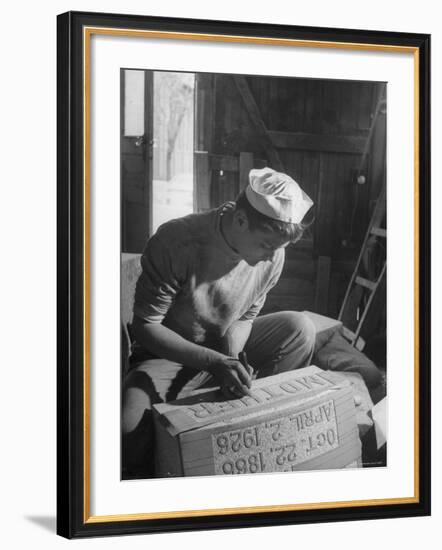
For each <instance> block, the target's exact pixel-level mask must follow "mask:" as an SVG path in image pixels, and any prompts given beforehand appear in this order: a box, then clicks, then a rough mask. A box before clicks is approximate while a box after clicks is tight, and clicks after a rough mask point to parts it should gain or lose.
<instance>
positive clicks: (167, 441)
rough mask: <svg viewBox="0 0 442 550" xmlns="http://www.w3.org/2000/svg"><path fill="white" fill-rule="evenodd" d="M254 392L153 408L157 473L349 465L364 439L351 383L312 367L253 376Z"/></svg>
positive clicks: (227, 472) (204, 395) (202, 396)
mask: <svg viewBox="0 0 442 550" xmlns="http://www.w3.org/2000/svg"><path fill="white" fill-rule="evenodd" d="M251 394H252V395H251V396H250V397H249V396H247V397H244V398H242V399H235V400H231V401H225V400H224V399H223V398H222V397H221V395H220V393H219V392H208V393H207V392H206V393H201V394H200V395H198V396H195V397H192V398H187V399H182V400H179V401H176V402H174V403H163V404H160V405H156V406H155V407H154V411H155V426H156V437H157V454H156V464H157V475H158V476H159V477H165V476H194V475H232V474H255V473H263V472H283V471H295V470H311V469H324V468H344V467H347V466H348V465H350V464H354V463H358V462H359V460H360V454H361V445H360V440H359V436H358V428H357V423H356V411H355V405H354V400H353V392H352V388H351V386H350V384H349V383H348V382H346V381H345V380H342V378H341V379H340V381H339V383H336V377H334V376H333V373H329V372H324V371H321V370H320V369H317V368H316V367H308V368H307V369H300V370H298V371H292V372H289V373H284V374H281V375H276V376H271V377H268V378H264V379H260V380H256V381H255V382H254V385H253V387H252V392H251Z"/></svg>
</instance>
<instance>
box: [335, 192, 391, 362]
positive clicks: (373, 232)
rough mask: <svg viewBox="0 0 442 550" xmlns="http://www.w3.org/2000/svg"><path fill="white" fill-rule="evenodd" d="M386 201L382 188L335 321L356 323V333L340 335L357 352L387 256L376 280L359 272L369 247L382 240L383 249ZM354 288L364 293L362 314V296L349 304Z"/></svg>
mask: <svg viewBox="0 0 442 550" xmlns="http://www.w3.org/2000/svg"><path fill="white" fill-rule="evenodd" d="M385 197H386V189H385V184H384V185H383V186H382V190H381V193H380V195H379V197H378V199H377V201H376V206H375V209H374V212H373V215H372V217H371V220H370V223H369V226H368V229H367V233H366V235H365V238H364V242H363V244H362V247H361V251H360V253H359V257H358V261H357V263H356V267H355V269H354V271H353V274H352V276H351V279H350V282H349V284H348V287H347V290H346V293H345V297H344V300H343V302H342V306H341V310H340V312H339V317H338V319H339V320H340V321H343V322H345V320H346V319H348V318H349V317H353V318H354V319H356V321H357V326H356V329H355V330H350V329H348V328H346V327H345V326H344V329H343V335H344V337H345V338H346V339H347V340H348V341H349V342H350V343H351V344H352V345H353V346H354V347H356V348H357V349H359V350H360V351H362V349H363V348H364V346H365V341H364V339H363V338H362V337H361V330H362V328H363V325H364V323H365V321H366V319H367V315H368V312H369V310H370V307H371V305H372V303H373V300H374V298H375V296H376V293H377V292H378V290H379V287H380V286H381V284H383V283H384V278H385V275H386V266H387V261H386V254H385V258H384V260H383V261H382V262H381V268H380V270H379V272H378V275H377V277H376V278H375V280H370V279H368V278H367V277H366V276H365V275H364V274H361V268H362V267H363V264H364V259H365V258H366V254H367V251H368V248H369V246H371V244H373V240H376V241H379V240H382V241H383V242H384V244H385V246H386V238H387V230H386V229H385V228H383V227H382V226H381V224H382V222H383V220H384V218H385V209H386V202H385ZM357 287H360V288H362V289H363V290H365V292H363V293H362V294H363V295H364V296H365V298H366V301H365V305H364V307H363V309H362V311H361V309H360V302H361V301H362V295H361V300H359V302H358V304H356V305H355V304H354V303H353V300H351V296H352V293H353V292H354V291H355V289H356V288H357ZM351 308H355V309H354V311H352V310H351Z"/></svg>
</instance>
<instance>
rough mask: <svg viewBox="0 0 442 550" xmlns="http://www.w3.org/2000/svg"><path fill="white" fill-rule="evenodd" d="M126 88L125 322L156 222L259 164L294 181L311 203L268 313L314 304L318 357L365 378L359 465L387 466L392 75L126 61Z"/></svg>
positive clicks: (217, 199) (221, 190) (234, 182)
mask: <svg viewBox="0 0 442 550" xmlns="http://www.w3.org/2000/svg"><path fill="white" fill-rule="evenodd" d="M120 91H121V136H120V138H121V252H122V255H121V258H122V263H121V266H122V284H121V309H122V321H123V324H126V323H130V320H131V314H132V303H133V292H134V286H135V284H136V280H137V278H138V274H139V269H140V267H139V257H140V254H141V253H142V250H143V248H144V245H145V243H146V240H147V238H148V237H149V236H151V235H152V234H153V233H154V232H155V231H156V229H157V228H158V227H159V225H161V224H162V223H163V222H165V221H167V220H169V219H173V218H176V217H180V216H184V215H186V214H189V213H192V212H201V211H205V210H208V209H212V208H215V207H218V206H219V205H221V204H222V203H224V202H226V201H234V200H235V198H236V197H237V195H238V193H239V192H240V191H241V190H242V189H244V188H245V186H246V185H247V183H248V174H249V172H250V170H251V169H252V168H263V167H265V166H270V167H272V168H274V169H275V170H278V171H281V172H284V173H286V174H288V175H290V176H291V177H292V178H293V179H295V180H296V181H297V182H298V183H299V184H300V185H301V187H302V188H303V189H304V190H305V192H306V193H307V194H308V195H309V196H310V197H311V198H312V200H313V202H314V208H313V210H312V212H311V214H310V217H309V227H308V229H307V230H306V232H305V233H304V235H303V237H302V239H301V240H300V241H299V242H298V243H296V244H295V245H291V246H289V247H288V248H287V251H286V261H285V266H284V270H283V272H282V276H281V278H280V280H279V282H278V284H277V285H276V286H275V287H274V288H273V289H272V291H271V292H270V293H269V295H268V296H267V300H266V302H265V305H264V308H263V310H262V313H263V314H265V313H270V312H274V311H280V310H294V311H305V312H308V314H309V315H310V316H311V318H312V319H313V321H314V323H315V325H316V327H317V331H318V338H317V345H316V352H315V356H314V360H313V361H314V362H313V364H314V365H315V366H317V367H319V368H320V369H324V370H332V371H334V372H342V373H353V374H354V373H356V375H357V376H359V379H358V380H354V381H353V382H352V383H354V384H356V386H357V390H356V393H358V392H359V393H358V395H359V397H358V399H359V401H358V399H355V403H356V405H357V409H358V407H359V409H358V410H357V413H358V426H359V431H360V437H361V441H362V458H361V465H362V466H385V465H386V461H387V457H386V426H385V416H386V410H385V409H386V394H387V388H386V373H387V365H386V250H387V227H386V118H387V117H386V114H387V85H386V83H384V82H371V81H350V80H325V79H308V78H292V77H290V78H288V77H273V76H251V75H233V74H212V73H178V72H168V71H150V70H132V69H124V70H122V71H121V90H120ZM372 364H374V365H375V366H376V367H377V368H378V370H379V371H380V372H381V374H382V376H381V382H380V383H379V380H377V381H376V384H372V383H371V381H370V380H369V379H368V380H367V379H364V374H363V373H364V372H365V371H364V369H365V366H366V365H372ZM358 373H360V374H359V375H358Z"/></svg>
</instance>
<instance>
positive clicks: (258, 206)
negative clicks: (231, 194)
mask: <svg viewBox="0 0 442 550" xmlns="http://www.w3.org/2000/svg"><path fill="white" fill-rule="evenodd" d="M246 197H247V199H248V201H249V202H250V204H251V205H252V206H253V208H254V209H255V210H258V212H261V214H264V215H265V216H268V217H269V218H273V219H274V220H280V221H283V222H288V223H299V222H301V221H302V218H303V217H304V216H305V214H306V213H307V211H308V210H309V209H310V208H311V207H312V205H313V201H312V200H311V199H310V197H308V196H307V195H306V194H305V193H304V191H303V190H302V189H301V188H300V187H299V185H298V184H297V183H296V181H295V180H294V179H292V178H291V177H290V176H287V174H283V173H281V172H276V171H275V170H273V169H272V168H267V167H266V168H261V169H260V170H256V169H253V170H250V173H249V185H248V186H247V187H246Z"/></svg>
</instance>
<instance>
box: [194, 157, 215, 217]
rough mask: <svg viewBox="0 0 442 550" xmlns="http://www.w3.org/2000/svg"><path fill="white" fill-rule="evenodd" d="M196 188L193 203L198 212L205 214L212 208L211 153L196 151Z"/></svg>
mask: <svg viewBox="0 0 442 550" xmlns="http://www.w3.org/2000/svg"><path fill="white" fill-rule="evenodd" d="M194 154H195V187H194V192H193V203H194V207H195V211H196V212H204V210H208V209H209V208H210V206H211V205H210V175H211V171H210V168H209V153H208V152H207V151H195V153H194Z"/></svg>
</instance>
